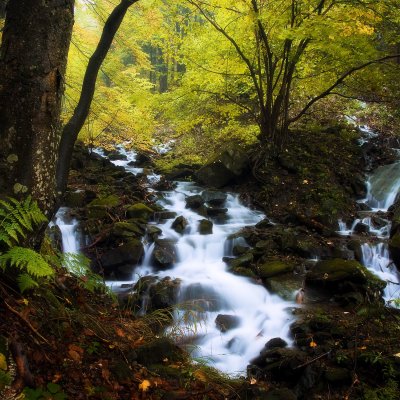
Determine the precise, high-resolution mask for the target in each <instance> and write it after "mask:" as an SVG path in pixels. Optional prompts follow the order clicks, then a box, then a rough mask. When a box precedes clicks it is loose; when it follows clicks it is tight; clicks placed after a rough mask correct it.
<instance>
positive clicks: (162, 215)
mask: <svg viewBox="0 0 400 400" xmlns="http://www.w3.org/2000/svg"><path fill="white" fill-rule="evenodd" d="M177 215H178V214H177V213H176V212H174V211H156V212H155V213H154V219H155V220H156V221H163V220H166V219H172V218H175V217H176V216H177Z"/></svg>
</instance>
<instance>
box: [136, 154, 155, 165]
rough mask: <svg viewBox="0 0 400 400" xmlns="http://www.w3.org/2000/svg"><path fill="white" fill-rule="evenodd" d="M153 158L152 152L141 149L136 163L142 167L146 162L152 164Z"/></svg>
mask: <svg viewBox="0 0 400 400" xmlns="http://www.w3.org/2000/svg"><path fill="white" fill-rule="evenodd" d="M151 162H152V159H151V156H150V154H147V153H144V152H142V151H139V152H137V153H136V157H135V161H134V165H137V166H138V167H142V166H143V165H146V164H151Z"/></svg>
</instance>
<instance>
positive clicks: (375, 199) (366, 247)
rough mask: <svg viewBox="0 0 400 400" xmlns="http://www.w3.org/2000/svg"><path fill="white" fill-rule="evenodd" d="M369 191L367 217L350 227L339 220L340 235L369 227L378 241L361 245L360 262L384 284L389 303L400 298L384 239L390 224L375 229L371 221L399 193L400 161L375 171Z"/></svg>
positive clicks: (397, 283) (371, 233) (369, 231)
mask: <svg viewBox="0 0 400 400" xmlns="http://www.w3.org/2000/svg"><path fill="white" fill-rule="evenodd" d="M367 187H368V192H367V196H366V198H365V199H364V200H362V201H361V202H362V203H365V204H366V205H367V206H369V207H370V208H371V212H369V214H370V215H369V216H367V217H364V218H358V219H356V220H355V221H354V222H353V223H352V225H351V227H350V228H348V227H347V225H346V223H344V222H343V221H342V220H339V231H338V232H339V233H340V234H341V235H353V234H354V233H355V228H356V226H357V225H358V224H359V223H362V224H364V225H365V226H367V227H368V229H367V232H368V234H369V235H373V236H375V237H377V238H379V239H382V240H381V241H378V242H366V243H363V244H362V245H361V252H362V260H361V261H362V263H363V264H364V265H365V266H366V267H367V268H368V269H369V270H370V271H371V272H373V273H374V274H375V275H377V276H378V277H379V278H381V279H382V280H384V281H386V282H387V286H386V288H385V292H384V299H385V300H386V302H388V304H391V302H392V301H393V300H394V299H397V298H399V297H400V285H399V283H400V274H399V272H398V270H397V268H396V266H395V265H394V264H393V262H392V260H391V259H390V254H389V247H388V243H387V239H389V234H390V221H388V220H384V219H382V218H381V221H384V222H386V224H383V226H380V227H375V226H374V223H373V218H372V217H371V216H373V215H376V213H378V212H387V210H388V208H389V207H390V206H391V205H392V204H393V203H394V201H395V199H396V197H397V195H398V193H399V190H400V162H398V163H394V164H390V165H384V166H382V167H379V168H377V169H376V170H375V171H374V173H373V174H372V175H371V176H370V177H369V179H368V181H367Z"/></svg>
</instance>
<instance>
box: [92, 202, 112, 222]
mask: <svg viewBox="0 0 400 400" xmlns="http://www.w3.org/2000/svg"><path fill="white" fill-rule="evenodd" d="M108 213H109V208H108V207H107V206H101V205H88V206H87V216H88V218H93V219H104V218H107V217H108Z"/></svg>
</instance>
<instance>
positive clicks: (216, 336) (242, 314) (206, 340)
mask: <svg viewBox="0 0 400 400" xmlns="http://www.w3.org/2000/svg"><path fill="white" fill-rule="evenodd" d="M94 151H95V152H96V153H98V154H100V155H102V156H104V152H103V151H101V150H99V149H95V150H94ZM119 151H120V153H121V154H124V155H125V156H126V160H118V161H113V163H114V164H115V165H120V166H123V167H125V168H126V170H127V171H129V172H131V173H133V174H138V173H141V172H143V169H141V168H135V167H134V166H133V164H134V161H135V157H136V153H134V152H131V151H125V150H124V149H123V148H122V147H121V148H119ZM154 176H155V177H157V176H156V175H154ZM202 190H203V189H201V188H199V187H196V186H194V185H193V184H191V183H187V182H179V183H178V185H177V188H176V189H175V190H174V191H170V192H165V193H163V200H160V205H162V206H163V207H165V208H166V209H168V210H169V211H173V212H176V213H177V215H178V216H184V217H185V218H186V219H187V221H188V222H189V224H188V227H187V228H186V229H185V232H184V233H183V234H179V233H177V232H176V231H175V230H174V229H172V227H171V225H172V222H173V220H172V219H171V220H166V221H163V222H161V223H154V224H155V225H157V226H158V227H159V228H161V229H162V231H163V236H162V238H163V239H164V238H167V239H171V240H173V241H174V242H175V246H176V249H177V256H178V260H177V263H176V264H175V265H173V266H172V267H171V268H170V269H168V270H165V271H159V270H158V269H157V268H155V267H154V265H152V259H153V258H152V252H153V250H154V244H145V256H144V259H143V262H142V265H140V266H139V267H137V268H136V269H135V273H134V276H133V277H132V283H133V282H135V281H137V280H138V277H141V276H146V275H157V276H159V277H160V278H163V277H167V276H171V277H173V278H179V279H181V281H182V283H181V287H180V293H179V297H178V299H177V304H178V305H177V309H178V311H176V313H175V318H176V324H177V325H178V326H179V329H180V330H181V332H183V333H186V334H187V335H188V336H190V337H192V338H193V340H194V342H193V343H194V344H195V350H194V353H193V356H194V357H199V358H204V359H205V360H206V361H207V362H208V363H209V364H212V365H213V366H215V367H216V368H218V369H220V370H221V371H224V372H226V373H230V374H236V373H244V372H245V370H246V367H247V365H248V364H249V361H250V360H251V359H252V358H254V357H256V356H257V355H258V354H259V352H260V350H261V349H262V348H263V347H264V345H265V343H266V342H267V341H268V340H269V339H272V338H274V337H281V338H282V339H284V340H286V341H287V342H288V343H289V344H290V343H291V342H292V340H291V338H290V337H289V325H290V323H291V322H292V320H293V317H292V316H291V314H290V311H289V308H290V307H291V306H293V305H294V303H293V302H288V301H284V300H282V299H281V298H280V297H279V296H277V295H271V294H270V293H269V292H268V291H267V290H266V289H265V288H264V287H263V286H262V285H260V284H257V283H256V282H254V281H252V280H250V279H249V278H245V277H241V276H237V275H233V274H232V273H230V272H228V270H227V266H226V264H225V263H224V262H223V261H222V258H223V257H224V256H232V240H230V239H228V237H229V235H231V234H233V233H236V232H237V231H238V230H240V229H241V228H242V227H244V226H247V225H254V224H256V223H257V222H259V221H261V220H262V219H263V218H264V215H263V214H262V213H260V212H258V211H253V210H250V209H249V208H247V207H245V206H243V205H242V204H240V202H239V199H238V197H237V196H234V195H232V194H228V197H227V200H226V203H225V205H224V207H226V208H228V212H227V214H226V218H222V219H215V220H214V221H213V222H214V226H213V232H212V234H208V235H201V234H200V233H199V231H198V228H199V221H200V220H202V219H204V217H202V216H200V215H199V214H197V213H196V212H194V211H191V210H189V209H187V208H186V201H185V198H186V196H190V195H194V194H198V193H201V191H202ZM67 215H68V213H67V209H60V211H59V213H58V214H57V220H56V224H57V225H59V227H60V229H61V231H62V236H63V250H64V252H72V253H74V252H78V249H79V244H78V239H77V230H76V227H77V221H76V220H74V219H70V218H69V219H68V217H67ZM235 240H237V241H238V240H239V241H240V239H235ZM242 240H243V239H242ZM121 283H122V282H115V281H114V282H111V281H109V282H107V284H108V285H109V286H111V287H112V288H118V286H121ZM123 283H124V284H125V285H126V284H127V282H126V281H125V282H123ZM117 290H118V289H117ZM181 305H184V308H185V309H186V311H179V309H182V307H181ZM187 308H191V309H192V312H191V315H192V317H193V318H192V319H191V320H189V321H188V320H187V319H185V318H183V315H187ZM219 314H222V315H230V316H234V317H235V319H236V320H237V321H238V324H237V325H236V326H235V327H234V328H233V329H230V330H227V331H226V332H224V333H223V332H221V331H220V330H218V328H217V326H216V323H215V320H216V318H217V316H218V315H219ZM184 319H185V320H186V322H183V320H184Z"/></svg>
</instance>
